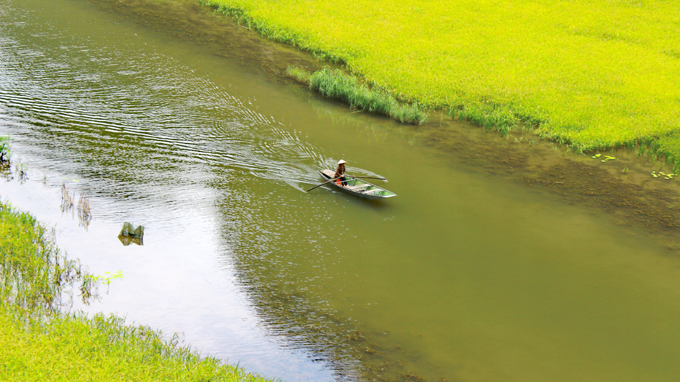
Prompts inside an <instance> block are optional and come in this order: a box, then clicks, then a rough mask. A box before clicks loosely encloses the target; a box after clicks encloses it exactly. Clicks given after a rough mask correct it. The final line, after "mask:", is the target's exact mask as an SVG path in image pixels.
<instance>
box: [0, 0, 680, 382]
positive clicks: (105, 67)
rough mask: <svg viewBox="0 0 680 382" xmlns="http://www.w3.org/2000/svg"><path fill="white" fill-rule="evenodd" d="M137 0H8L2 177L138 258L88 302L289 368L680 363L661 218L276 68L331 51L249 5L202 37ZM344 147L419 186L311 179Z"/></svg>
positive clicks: (76, 250) (439, 374)
mask: <svg viewBox="0 0 680 382" xmlns="http://www.w3.org/2000/svg"><path fill="white" fill-rule="evenodd" d="M112 4H113V5H112ZM125 4H126V6H128V7H132V8H134V7H136V6H139V7H143V6H147V7H148V5H145V4H144V3H143V2H141V1H140V2H135V1H127V0H126V2H125ZM163 6H167V7H172V6H173V5H172V4H170V5H168V4H166V3H161V5H156V6H155V7H157V8H158V9H162V8H160V7H163ZM182 6H186V5H182ZM114 9H115V2H107V1H102V2H98V1H85V0H51V1H47V0H31V1H18V0H0V135H10V137H11V139H12V145H13V146H12V148H13V160H14V163H15V164H18V163H21V164H22V165H25V166H26V167H27V168H28V170H27V174H28V177H27V179H24V180H21V179H18V176H17V173H16V171H13V172H12V173H7V174H5V176H6V178H7V179H6V181H2V182H0V197H2V198H3V200H8V201H10V202H11V203H13V204H14V205H15V206H17V207H19V208H23V209H26V210H29V211H31V212H32V213H34V214H35V215H36V216H37V217H38V218H39V219H40V220H41V221H43V222H45V223H46V224H47V225H49V226H53V227H55V232H56V240H57V243H58V244H59V246H60V248H62V249H63V250H65V251H66V252H67V253H68V255H69V257H71V258H79V259H80V260H81V262H82V263H83V264H85V265H86V266H87V267H88V268H89V270H90V272H92V273H93V274H95V275H104V274H105V272H116V271H118V270H120V271H122V274H123V278H122V279H115V280H112V282H111V284H109V285H108V286H107V285H102V286H100V297H99V300H98V301H96V302H94V303H92V304H91V305H89V306H84V305H82V304H79V303H77V302H76V303H75V307H76V308H78V309H84V310H85V311H86V312H89V313H90V314H91V313H95V312H105V313H109V312H115V313H117V314H119V315H122V316H125V317H126V318H127V320H128V321H129V322H135V323H143V324H148V325H150V326H152V327H154V328H157V329H161V330H163V331H164V332H166V333H172V332H180V333H182V334H183V338H184V340H185V341H187V342H188V343H191V344H192V345H193V346H195V347H196V348H197V349H199V350H201V351H202V352H203V353H204V354H212V355H215V356H217V357H219V358H221V359H223V360H225V361H228V362H231V363H239V364H240V365H241V366H244V367H246V368H247V369H248V370H249V371H254V372H257V373H260V374H262V375H264V376H267V377H271V378H275V377H279V378H282V379H283V380H285V381H298V380H304V381H341V380H377V381H381V380H386V381H392V380H404V381H409V380H428V381H441V380H446V381H464V382H468V381H499V382H500V381H504V382H506V381H522V382H531V381H536V382H543V381H555V382H557V381H575V380H578V381H598V382H600V381H675V380H677V379H678V378H679V377H680V346H679V345H680V326H679V325H678V320H679V319H680V259H679V257H678V256H677V251H669V250H668V249H667V248H665V246H664V243H660V242H658V240H657V239H656V238H655V237H652V236H650V234H649V233H648V232H647V231H645V230H643V229H639V227H638V226H636V225H629V226H625V225H623V226H622V225H619V224H616V219H615V218H612V216H609V215H608V214H604V213H601V212H599V211H598V210H597V209H593V208H590V207H588V206H586V205H582V204H579V203H576V204H574V203H569V202H567V201H565V200H563V198H560V197H558V196H556V195H554V194H552V193H549V192H543V191H542V190H540V189H535V188H530V187H526V186H525V185H523V184H521V183H518V182H516V181H514V180H513V179H512V178H509V177H502V176H493V175H490V174H489V173H488V172H485V171H480V170H479V169H477V168H475V167H474V166H470V165H469V163H464V162H463V161H460V160H458V159H457V158H459V157H460V156H457V155H453V154H450V153H447V152H445V151H443V150H441V148H440V147H436V146H433V145H431V144H427V142H426V139H424V137H431V136H432V132H433V131H436V129H447V128H448V127H447V126H449V125H450V124H437V123H435V122H436V121H435V122H431V123H429V124H426V125H424V126H419V127H414V126H408V125H401V124H399V123H396V122H394V121H391V120H388V119H385V118H381V117H374V116H369V115H365V114H363V113H355V112H352V111H351V110H348V109H347V107H346V106H343V105H340V104H337V103H334V102H329V101H326V100H323V99H320V98H319V97H318V96H316V95H315V94H313V93H310V92H308V91H307V90H305V89H303V88H302V87H300V86H299V85H297V84H295V83H293V82H291V81H286V80H284V79H282V78H281V77H278V76H276V75H275V72H277V71H279V69H280V68H277V65H282V66H283V67H284V68H285V65H287V64H288V63H291V64H299V63H301V62H305V60H308V61H309V62H313V61H310V60H309V59H307V58H305V56H304V55H302V54H298V53H296V52H295V51H292V50H289V49H287V48H285V47H278V46H276V45H275V44H272V43H267V42H264V41H262V40H261V39H259V38H257V36H255V35H254V34H253V33H251V32H250V31H247V30H245V29H243V28H241V27H239V26H233V25H232V26H227V24H226V23H225V22H224V20H219V19H216V18H212V17H211V16H209V15H207V14H204V13H201V12H199V11H197V13H196V14H191V13H186V17H195V23H196V24H197V25H198V26H197V28H204V29H205V30H219V31H220V33H222V34H223V35H222V36H223V37H221V38H213V37H210V36H209V37H210V38H207V39H205V40H200V39H199V40H200V41H196V40H192V39H190V38H187V37H186V36H183V35H182V34H181V33H178V32H177V30H175V29H172V27H171V26H168V27H167V28H164V27H163V25H164V24H163V23H162V22H155V23H152V24H150V25H143V23H140V19H139V18H135V17H132V16H130V15H128V14H126V13H125V12H117V11H115V10H114ZM163 13H165V11H161V12H159V14H163ZM167 13H169V14H171V13H172V12H171V11H168V12H167ZM150 17H151V16H150ZM154 17H156V16H154ZM168 25H170V24H168ZM200 25H202V26H200ZM247 47H251V49H250V50H251V51H250V52H249V53H248V54H245V53H244V50H245V49H247ZM253 52H255V53H253ZM253 54H256V55H257V56H258V57H259V59H258V60H255V59H252V57H253ZM285 60H288V61H289V62H288V63H286V62H282V61H285ZM263 63H264V64H263ZM270 63H271V64H270ZM312 65H313V64H312ZM319 65H321V64H319ZM272 73H274V74H272ZM471 129H474V128H471ZM477 130H479V129H477ZM482 135H483V134H482ZM463 145H465V144H463ZM469 150H470V152H468V154H474V150H475V148H474V146H472V145H470V149H469ZM556 155H557V154H556ZM339 159H345V160H346V161H348V170H349V172H350V173H354V174H357V175H368V176H376V175H378V176H384V177H386V178H387V179H388V180H389V182H387V183H381V185H384V186H385V187H386V188H388V189H390V190H392V191H394V192H396V193H397V194H398V196H397V197H396V198H392V199H388V200H385V201H382V202H368V201H364V200H359V199H355V198H352V197H350V196H348V195H345V194H341V193H337V192H334V191H331V190H329V189H327V188H318V189H316V190H314V191H312V192H310V193H306V192H304V190H306V189H308V188H310V187H312V186H313V185H315V184H318V182H319V178H318V175H317V174H316V170H318V169H321V168H333V167H334V164H335V163H336V162H337V161H338V160H339ZM376 182H379V181H376ZM62 185H65V186H66V187H67V189H69V190H71V191H72V192H75V193H76V195H77V196H76V197H78V196H80V195H84V196H87V197H89V200H90V206H91V209H92V214H93V217H94V219H93V220H92V222H91V223H90V224H89V226H87V227H83V226H82V225H79V222H78V219H77V218H76V217H75V214H74V212H73V211H70V212H69V211H66V212H62V210H61V209H60V187H61V186H62ZM124 221H130V222H132V223H133V224H143V225H144V226H145V238H144V245H142V246H137V245H135V244H131V245H129V246H123V245H122V244H121V243H120V242H119V240H118V238H117V234H118V231H119V230H120V228H121V227H122V223H123V222H124Z"/></svg>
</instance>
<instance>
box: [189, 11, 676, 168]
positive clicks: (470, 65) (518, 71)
mask: <svg viewBox="0 0 680 382" xmlns="http://www.w3.org/2000/svg"><path fill="white" fill-rule="evenodd" d="M201 1H202V2H203V3H204V4H207V5H210V6H213V7H214V8H215V9H216V10H218V11H220V12H223V13H225V14H227V15H230V16H232V17H235V18H236V20H237V21H238V22H239V23H241V25H244V26H247V27H248V28H251V29H254V30H257V31H259V32H260V33H262V34H263V35H264V36H266V37H268V38H271V39H273V40H276V41H281V42H285V43H288V44H291V45H294V46H297V47H300V48H301V49H305V50H308V51H310V52H312V53H313V54H315V55H317V56H319V57H322V58H328V59H330V60H331V61H337V62H342V63H344V64H345V65H346V68H347V69H348V71H350V72H352V73H358V74H360V75H361V77H362V78H364V79H365V80H366V82H367V83H370V84H379V85H380V86H381V87H384V88H389V89H390V91H391V95H393V96H395V98H398V99H406V100H409V101H411V100H413V101H417V102H418V104H419V105H422V106H424V107H426V108H436V109H443V110H449V111H450V114H451V115H453V116H454V117H456V118H463V119H466V120H469V121H472V122H475V123H477V124H480V125H483V126H486V127H487V128H495V129H497V130H499V131H501V132H507V131H509V130H511V129H512V128H514V126H516V125H517V123H518V121H521V122H522V123H523V124H524V125H526V126H531V127H533V128H535V131H536V132H537V133H538V134H539V135H541V136H542V137H544V138H548V139H552V140H554V141H556V142H559V143H564V144H567V145H570V146H571V147H572V148H573V149H575V151H595V150H603V149H608V148H616V147H644V150H646V151H648V152H649V153H650V155H654V156H658V157H664V158H666V159H667V160H668V161H669V162H671V163H676V164H677V163H679V161H680V123H679V122H678V121H680V107H679V105H680V104H679V103H678V100H679V99H680V59H679V58H678V57H680V54H678V52H679V50H678V46H680V33H677V25H678V20H677V15H678V14H680V3H678V2H672V1H671V2H659V1H655V2H629V1H614V2H612V1H608V0H593V1H589V2H548V1H539V2H526V1H521V0H504V1H502V2H500V3H499V2H497V1H489V0H481V1H477V2H475V3H474V6H471V5H470V3H467V2H460V1H444V2H428V3H427V4H426V3H423V2H422V1H421V0H400V1H397V0H385V1H379V2H376V1H368V0H358V1H354V2H352V3H343V2H336V1H330V0H319V1H314V2H304V1H303V2H301V1H295V0H280V1H276V2H271V1H261V0H201ZM602 15H607V17H602Z"/></svg>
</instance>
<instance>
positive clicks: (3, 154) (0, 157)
mask: <svg viewBox="0 0 680 382" xmlns="http://www.w3.org/2000/svg"><path fill="white" fill-rule="evenodd" d="M9 157H10V147H9V136H0V166H6V165H8V164H9Z"/></svg>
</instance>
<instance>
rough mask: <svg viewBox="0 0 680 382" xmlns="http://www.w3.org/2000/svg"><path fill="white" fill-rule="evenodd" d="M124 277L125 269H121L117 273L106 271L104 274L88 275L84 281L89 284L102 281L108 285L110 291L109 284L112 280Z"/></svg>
mask: <svg viewBox="0 0 680 382" xmlns="http://www.w3.org/2000/svg"><path fill="white" fill-rule="evenodd" d="M122 278H123V271H121V270H119V271H118V272H116V273H113V274H111V272H104V276H93V275H86V276H85V280H84V281H83V285H84V284H86V283H87V284H89V285H93V284H94V283H96V282H97V281H101V283H102V284H104V285H106V286H107V289H106V293H107V294H108V293H109V290H108V286H109V284H111V281H113V280H115V279H122Z"/></svg>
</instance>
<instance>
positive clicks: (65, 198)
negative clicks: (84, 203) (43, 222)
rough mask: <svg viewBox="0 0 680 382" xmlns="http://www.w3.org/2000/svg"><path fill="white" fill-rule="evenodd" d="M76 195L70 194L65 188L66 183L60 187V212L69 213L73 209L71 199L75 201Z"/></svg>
mask: <svg viewBox="0 0 680 382" xmlns="http://www.w3.org/2000/svg"><path fill="white" fill-rule="evenodd" d="M75 197H76V193H75V192H74V193H73V194H71V192H70V191H69V190H68V189H67V188H66V183H62V185H61V212H66V211H69V210H70V209H71V208H73V199H75Z"/></svg>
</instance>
